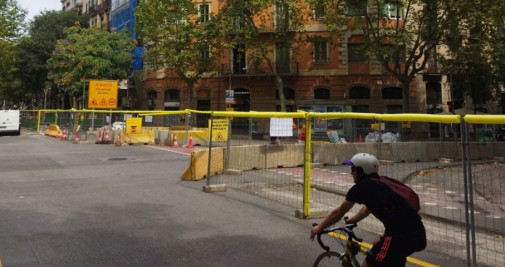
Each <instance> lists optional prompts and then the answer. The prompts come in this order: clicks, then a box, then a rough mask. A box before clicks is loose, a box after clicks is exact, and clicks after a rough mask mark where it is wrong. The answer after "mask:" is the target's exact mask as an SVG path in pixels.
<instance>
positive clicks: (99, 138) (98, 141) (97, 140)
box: [95, 129, 102, 144]
mask: <svg viewBox="0 0 505 267" xmlns="http://www.w3.org/2000/svg"><path fill="white" fill-rule="evenodd" d="M101 143H102V130H100V129H98V137H97V139H96V142H95V144H101Z"/></svg>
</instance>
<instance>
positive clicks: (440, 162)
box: [205, 112, 505, 266]
mask: <svg viewBox="0 0 505 267" xmlns="http://www.w3.org/2000/svg"><path fill="white" fill-rule="evenodd" d="M210 119H211V121H213V122H212V124H214V121H215V122H217V123H219V124H223V123H226V122H228V123H229V124H228V126H229V132H228V136H226V137H225V138H211V142H210V145H209V148H208V152H206V153H207V154H210V157H208V159H209V161H208V168H206V170H207V174H206V175H205V177H206V184H207V185H209V186H212V185H216V186H220V185H223V184H224V185H226V187H227V188H231V189H234V190H240V191H243V192H247V193H249V194H253V195H256V196H260V197H264V198H268V199H270V200H275V201H277V202H280V203H283V204H285V205H288V206H291V207H293V208H294V210H295V214H296V216H298V217H300V218H316V217H321V216H325V215H327V214H328V212H329V211H331V210H332V209H334V208H335V207H336V206H338V205H339V204H340V203H341V202H342V201H343V200H344V199H345V195H346V192H347V190H348V189H349V188H350V187H351V186H352V185H353V179H352V176H351V174H350V169H349V167H348V166H345V165H342V162H343V161H344V160H346V159H350V158H351V157H352V156H353V155H354V154H356V153H359V152H367V153H371V154H374V155H376V156H377V158H378V159H379V160H380V163H381V166H380V171H379V173H380V174H381V175H386V176H389V177H393V178H396V179H399V180H401V181H403V182H405V183H407V184H408V185H410V186H411V187H412V188H414V189H415V190H416V192H418V194H419V196H420V199H421V206H422V209H421V215H422V217H423V220H424V223H425V226H426V228H427V234H428V240H429V245H428V246H429V247H428V249H432V250H437V251H442V252H444V253H447V254H449V255H452V256H457V257H460V258H462V259H465V260H467V262H468V265H469V266H503V265H505V256H504V255H505V253H504V252H505V241H504V238H503V237H504V233H505V161H504V157H505V142H501V141H502V136H500V134H502V133H501V131H500V129H502V127H503V124H504V123H505V116H503V115H466V116H464V117H463V116H460V115H427V114H370V113H305V112H297V113H260V112H247V113H246V112H244V113H240V112H234V113H226V112H212V113H211V114H210ZM239 125H243V126H241V127H240V126H239ZM244 125H245V126H244ZM235 128H239V129H250V130H249V131H245V132H244V131H242V132H238V131H234V129H235ZM265 129H267V130H265ZM211 131H217V132H218V134H217V135H215V134H214V133H211V135H213V136H223V135H224V133H223V131H226V127H218V128H216V129H215V128H214V127H212V128H211ZM357 206H358V205H356V206H355V207H354V210H353V211H352V212H356V211H357V210H358V209H359V207H357ZM359 227H360V228H362V229H365V230H368V231H371V232H376V233H382V231H383V229H382V224H381V223H380V222H379V221H378V220H377V219H375V218H373V216H369V217H368V218H367V219H365V220H364V221H363V222H361V223H360V225H359Z"/></svg>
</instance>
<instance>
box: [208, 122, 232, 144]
mask: <svg viewBox="0 0 505 267" xmlns="http://www.w3.org/2000/svg"><path fill="white" fill-rule="evenodd" d="M209 125H210V126H211V127H212V141H213V142H214V141H215V142H223V141H227V140H228V120H226V119H219V120H214V123H212V120H209Z"/></svg>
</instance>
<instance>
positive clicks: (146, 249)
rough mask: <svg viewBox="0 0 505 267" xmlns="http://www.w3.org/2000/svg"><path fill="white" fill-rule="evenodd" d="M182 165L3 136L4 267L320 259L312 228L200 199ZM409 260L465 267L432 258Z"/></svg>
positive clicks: (272, 210) (228, 202)
mask: <svg viewBox="0 0 505 267" xmlns="http://www.w3.org/2000/svg"><path fill="white" fill-rule="evenodd" d="M188 159H189V156H188V155H184V154H179V153H172V152H169V151H165V150H160V149H154V148H152V147H148V146H122V147H116V146H114V145H95V144H79V145H76V144H72V143H71V142H68V141H61V140H57V139H54V138H51V137H46V136H42V135H39V134H36V133H30V132H23V133H22V135H21V136H0V214H1V217H0V218H1V220H0V257H1V260H2V263H3V264H4V266H312V263H313V261H314V259H315V258H316V257H317V255H319V254H320V253H321V249H320V248H319V246H318V245H317V243H314V242H311V241H309V238H308V235H309V229H310V225H311V224H312V222H314V220H300V219H297V218H295V217H294V211H293V209H292V208H290V207H287V206H284V205H281V204H279V203H276V202H273V201H269V200H266V199H262V198H258V197H254V196H250V195H247V194H244V193H241V192H237V191H233V190H229V191H227V192H223V193H203V192H202V185H204V184H205V183H204V182H203V181H200V182H187V181H181V180H180V175H181V173H182V172H183V170H184V169H185V168H186V167H187V164H188V163H187V162H188ZM315 221H319V220H315ZM357 233H358V235H361V236H362V237H363V238H364V239H365V240H373V239H374V235H372V234H368V233H364V232H359V231H358V232H357ZM415 257H416V258H418V259H420V260H423V261H426V262H429V263H433V264H436V265H440V266H463V265H464V262H461V261H458V260H456V259H452V258H451V257H449V256H447V255H442V254H437V253H436V252H433V251H427V252H422V253H418V254H416V255H415ZM408 266H416V265H412V264H409V265H408Z"/></svg>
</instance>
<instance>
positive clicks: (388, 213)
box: [310, 153, 426, 267]
mask: <svg viewBox="0 0 505 267" xmlns="http://www.w3.org/2000/svg"><path fill="white" fill-rule="evenodd" d="M344 163H345V164H346V165H349V166H351V174H352V177H353V179H354V182H355V184H354V185H353V186H352V187H351V188H350V189H349V191H348V192H347V195H346V198H345V200H344V202H342V203H341V204H340V206H339V207H337V208H336V209H334V210H333V211H332V212H331V213H330V214H329V215H328V217H326V218H325V219H324V220H323V222H321V224H319V225H316V226H314V227H312V229H311V231H310V238H311V239H314V236H315V235H317V234H318V233H320V232H321V231H323V230H324V229H326V228H328V227H329V226H331V225H333V224H335V223H337V222H338V221H340V219H342V217H343V216H344V215H345V214H346V213H347V212H348V211H349V210H350V209H351V208H352V207H353V206H354V204H355V203H359V204H363V206H362V207H361V209H360V210H359V211H358V213H357V214H355V215H354V216H353V217H351V218H350V219H348V220H346V223H348V224H349V223H357V222H359V221H361V220H363V219H364V218H366V217H367V216H368V215H370V213H372V214H373V215H374V216H375V217H377V219H379V220H380V221H381V222H382V223H383V224H384V228H385V232H384V234H383V236H381V237H380V240H378V242H376V243H375V244H374V245H373V247H372V249H371V250H370V254H369V255H368V256H367V257H366V258H365V260H364V261H363V262H362V263H361V266H362V267H366V266H388V267H392V266H405V263H406V260H407V256H409V255H411V254H412V253H414V252H416V251H421V250H423V249H424V248H425V247H426V232H425V230H424V225H423V222H422V221H421V216H419V214H417V212H416V211H414V210H413V209H411V208H410V207H409V206H408V205H407V204H406V203H405V202H404V201H401V199H399V198H398V195H397V194H396V193H395V192H392V190H393V189H391V188H390V187H388V186H387V185H385V184H381V183H380V182H378V178H379V175H378V174H377V172H378V170H379V161H378V160H377V158H376V157H375V156H373V155H371V154H367V153H358V154H356V155H354V156H353V157H352V158H351V160H348V161H345V162H344ZM373 178H377V179H373Z"/></svg>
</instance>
